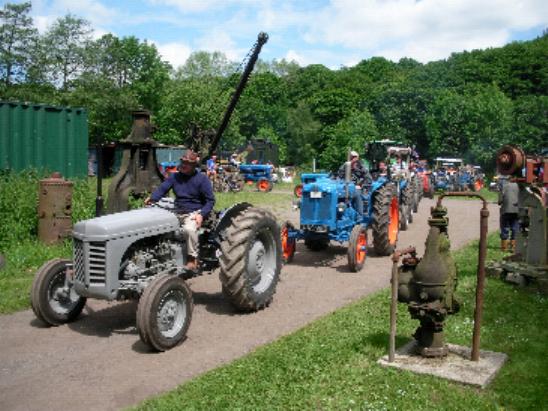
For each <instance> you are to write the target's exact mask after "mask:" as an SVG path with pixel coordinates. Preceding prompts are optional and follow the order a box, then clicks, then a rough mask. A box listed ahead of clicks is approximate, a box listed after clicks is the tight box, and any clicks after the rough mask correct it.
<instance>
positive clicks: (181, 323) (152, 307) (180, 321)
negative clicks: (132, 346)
mask: <svg viewBox="0 0 548 411" xmlns="http://www.w3.org/2000/svg"><path fill="white" fill-rule="evenodd" d="M192 309H193V303H192V292H191V291H190V289H189V288H188V286H187V285H186V283H185V281H184V280H183V279H182V278H179V277H176V276H173V275H167V274H163V275H160V276H159V277H157V278H155V279H154V280H152V281H151V283H150V284H149V285H148V287H147V288H145V291H144V292H143V295H142V296H141V299H140V300H139V306H138V307H137V330H138V331H139V336H140V337H141V341H143V342H144V343H145V344H146V345H148V346H149V347H151V348H152V349H154V350H156V351H166V350H169V349H170V348H173V347H175V346H176V345H177V344H179V343H180V342H182V341H183V340H184V339H185V337H186V333H187V331H188V327H189V326H190V321H191V319H192Z"/></svg>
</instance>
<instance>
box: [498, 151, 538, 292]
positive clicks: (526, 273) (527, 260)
mask: <svg viewBox="0 0 548 411" xmlns="http://www.w3.org/2000/svg"><path fill="white" fill-rule="evenodd" d="M547 168H548V156H546V155H544V156H531V155H526V154H525V152H524V151H523V150H522V149H521V148H519V147H516V146H512V145H507V146H503V147H502V148H501V149H500V150H499V151H498V153H497V171H498V172H499V173H500V174H502V175H503V176H509V177H510V178H511V180H512V181H515V182H516V183H517V184H518V186H519V195H518V205H519V219H520V230H519V233H518V235H517V237H516V248H515V250H514V255H512V256H510V257H509V258H507V259H505V261H503V262H502V263H500V264H498V267H495V268H497V269H498V270H499V271H500V274H501V275H502V276H503V277H504V278H506V277H507V276H506V275H507V274H508V273H513V274H514V277H513V278H514V281H517V282H520V283H522V282H530V281H536V282H537V284H538V286H539V289H540V290H541V291H542V292H543V293H545V294H548V192H547V188H548V174H547V173H546V170H547Z"/></svg>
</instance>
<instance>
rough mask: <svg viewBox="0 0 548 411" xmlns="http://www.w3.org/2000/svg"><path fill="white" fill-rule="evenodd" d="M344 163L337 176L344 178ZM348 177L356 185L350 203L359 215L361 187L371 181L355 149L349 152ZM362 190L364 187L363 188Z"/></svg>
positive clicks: (361, 203)
mask: <svg viewBox="0 0 548 411" xmlns="http://www.w3.org/2000/svg"><path fill="white" fill-rule="evenodd" d="M344 166H345V165H344V164H343V165H342V166H341V167H340V168H339V173H338V174H339V178H345V168H344ZM350 178H351V179H352V182H353V183H354V184H355V185H356V191H355V192H354V195H353V196H352V205H353V206H354V208H355V209H356V211H357V212H358V214H359V215H360V216H361V215H363V198H362V187H364V186H370V185H371V183H372V181H373V180H372V178H371V174H369V170H367V169H366V168H365V167H364V166H363V164H362V162H361V161H360V155H359V154H358V153H357V152H356V151H351V152H350ZM363 191H364V192H365V191H366V189H364V190H363Z"/></svg>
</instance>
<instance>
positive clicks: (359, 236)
mask: <svg viewBox="0 0 548 411" xmlns="http://www.w3.org/2000/svg"><path fill="white" fill-rule="evenodd" d="M366 256H367V230H366V228H365V227H364V226H362V225H356V226H354V228H353V229H352V232H351V233H350V240H349V244H348V267H349V268H350V271H352V272H354V273H357V272H358V271H360V270H361V269H362V268H363V264H364V263H365V258H366Z"/></svg>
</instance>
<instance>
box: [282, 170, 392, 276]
mask: <svg viewBox="0 0 548 411" xmlns="http://www.w3.org/2000/svg"><path fill="white" fill-rule="evenodd" d="M346 168H347V172H346V178H345V179H339V178H331V177H330V176H329V175H327V174H303V175H302V176H301V179H302V181H303V185H302V188H301V193H302V196H301V199H300V203H299V207H300V228H299V229H296V228H295V227H294V226H293V225H292V224H291V223H290V222H286V223H285V224H283V225H282V230H281V237H282V251H283V260H284V262H286V263H289V262H290V261H291V260H292V259H293V256H294V254H295V250H296V242H297V240H304V244H305V246H306V247H307V248H308V249H309V250H312V251H320V250H324V249H326V248H327V247H328V246H329V242H330V241H331V240H334V241H338V242H339V243H345V242H347V243H348V252H347V256H348V266H349V268H350V270H351V271H353V272H358V271H359V270H361V268H362V267H363V265H364V263H365V259H366V255H367V229H369V228H371V229H372V231H373V247H374V249H375V252H376V254H378V255H389V254H391V253H392V252H393V251H394V249H395V246H396V241H397V238H398V224H399V209H398V208H399V205H398V196H397V188H396V187H395V185H394V184H393V183H391V182H390V181H389V180H388V179H386V178H384V177H381V178H378V179H377V180H376V181H374V182H373V183H372V185H371V186H369V187H364V190H363V193H362V194H361V195H362V199H363V202H364V213H363V215H360V214H359V213H358V212H357V211H356V210H355V209H354V207H353V205H352V196H353V195H354V193H355V191H356V186H355V184H354V183H353V182H351V180H350V164H349V163H347V165H346Z"/></svg>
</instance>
